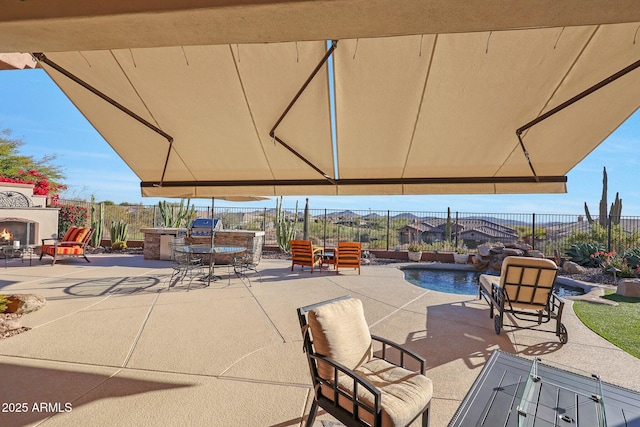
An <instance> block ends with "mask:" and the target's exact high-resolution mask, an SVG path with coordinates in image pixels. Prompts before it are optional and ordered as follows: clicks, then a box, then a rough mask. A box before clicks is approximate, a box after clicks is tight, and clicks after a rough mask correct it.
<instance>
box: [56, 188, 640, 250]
mask: <svg viewBox="0 0 640 427" xmlns="http://www.w3.org/2000/svg"><path fill="white" fill-rule="evenodd" d="M60 203H61V204H63V205H64V204H75V205H79V206H83V207H84V208H86V209H87V212H88V214H89V215H90V212H91V203H88V202H78V201H69V200H63V201H61V202H60ZM98 206H99V205H94V207H95V208H96V210H97V209H98ZM103 207H104V221H103V230H104V231H103V239H107V240H108V239H109V238H110V236H109V233H110V226H111V223H112V222H113V221H116V222H117V221H119V220H122V221H124V222H126V223H127V224H129V240H142V239H143V238H144V236H143V234H142V233H141V232H140V229H141V228H149V227H156V226H160V224H161V223H162V222H161V219H160V212H159V207H158V206H150V205H126V206H123V205H103ZM284 213H285V217H286V219H287V221H290V222H293V223H295V224H296V226H295V236H296V238H302V237H303V223H304V217H303V210H302V209H299V210H298V212H297V214H296V212H295V210H294V209H286V208H285V209H284ZM98 217H99V215H98V212H97V213H96V214H95V218H98ZM195 217H205V218H206V217H211V207H210V206H208V207H198V206H196V207H195ZM215 217H216V218H220V219H221V221H222V224H223V227H224V228H225V229H234V230H240V229H242V230H262V231H265V244H266V245H277V242H276V229H275V227H276V223H275V219H276V211H275V209H273V208H271V209H270V208H251V207H242V208H226V207H220V208H218V207H216V209H215ZM190 223H191V218H189V219H186V220H185V221H184V222H183V224H182V226H183V227H188V226H189V224H190ZM86 225H88V226H90V217H88V218H87V222H86ZM309 240H312V241H313V242H314V244H316V245H319V246H323V247H334V246H336V244H337V242H339V241H358V242H362V244H363V248H365V249H385V250H392V251H393V250H406V249H407V247H408V246H409V245H410V244H420V245H421V246H422V248H423V249H424V250H453V249H454V248H455V247H458V246H462V245H464V246H466V247H468V248H469V249H471V250H472V251H473V249H475V248H476V247H477V246H478V245H480V244H483V243H503V244H506V243H514V242H519V241H524V242H526V243H529V244H530V245H532V246H533V247H534V248H535V249H537V250H540V251H542V252H543V253H544V254H546V255H553V254H554V251H555V250H558V251H560V252H561V253H564V251H565V250H566V249H568V248H569V247H570V246H571V245H573V244H576V243H600V244H602V246H603V248H604V249H606V250H607V251H608V252H610V251H616V252H622V251H624V250H625V249H629V248H634V247H640V217H621V218H620V220H619V222H614V221H611V219H610V218H604V219H603V221H600V219H599V218H597V217H595V218H594V219H593V222H591V223H590V222H589V221H587V219H586V218H585V217H584V216H583V215H558V214H512V213H469V212H450V213H447V212H415V211H414V212H411V211H389V210H387V211H376V210H343V211H337V210H329V209H311V210H310V211H309Z"/></svg>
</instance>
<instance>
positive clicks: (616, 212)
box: [584, 167, 622, 227]
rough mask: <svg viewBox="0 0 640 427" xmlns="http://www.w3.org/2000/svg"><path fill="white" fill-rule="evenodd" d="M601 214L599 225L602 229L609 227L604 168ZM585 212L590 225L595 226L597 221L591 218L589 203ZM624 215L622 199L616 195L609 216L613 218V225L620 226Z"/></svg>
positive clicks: (605, 172)
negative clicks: (621, 217) (622, 214)
mask: <svg viewBox="0 0 640 427" xmlns="http://www.w3.org/2000/svg"><path fill="white" fill-rule="evenodd" d="M599 208H600V209H599V214H600V217H599V218H598V223H599V224H600V225H601V226H602V227H606V226H607V168H606V167H605V168H603V170H602V197H601V198H600V205H599ZM584 212H585V214H586V215H587V221H589V224H593V223H594V222H595V221H594V219H593V218H592V217H591V213H590V212H589V206H587V202H584ZM621 213H622V199H621V198H620V197H619V194H618V193H616V199H615V201H614V202H613V203H612V204H611V209H610V210H609V216H610V217H611V223H612V224H620V214H621Z"/></svg>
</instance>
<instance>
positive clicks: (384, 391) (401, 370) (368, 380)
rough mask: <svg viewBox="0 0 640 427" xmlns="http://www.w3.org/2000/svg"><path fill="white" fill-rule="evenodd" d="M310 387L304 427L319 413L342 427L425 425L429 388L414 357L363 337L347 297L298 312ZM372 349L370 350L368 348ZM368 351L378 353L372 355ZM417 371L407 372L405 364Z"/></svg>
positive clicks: (359, 311)
mask: <svg viewBox="0 0 640 427" xmlns="http://www.w3.org/2000/svg"><path fill="white" fill-rule="evenodd" d="M297 311H298V319H299V321H300V327H301V330H302V337H303V340H304V351H305V352H306V354H307V361H308V364H309V370H310V373H311V381H312V384H313V404H312V406H311V410H310V412H309V416H308V418H307V423H306V426H307V427H310V426H312V425H313V422H314V419H315V416H316V412H317V411H318V407H321V408H322V409H324V410H325V411H327V412H328V413H329V414H331V415H332V416H333V417H334V418H336V419H337V420H339V421H340V422H342V423H344V424H345V425H346V426H349V427H351V426H360V427H365V426H367V427H382V426H384V427H391V426H407V425H409V424H411V423H412V422H413V421H415V420H417V419H418V418H420V417H422V426H423V427H426V426H428V425H429V408H430V404H431V397H432V396H433V383H432V381H431V380H430V379H429V378H427V377H426V376H425V375H424V372H425V359H424V358H423V357H421V356H420V355H418V354H416V353H414V352H412V351H410V350H408V349H406V348H404V347H402V346H401V345H399V344H396V343H394V342H392V341H389V340H387V339H385V338H381V337H378V336H375V335H371V333H370V332H369V326H368V325H367V322H366V319H365V317H364V310H363V307H362V302H361V301H360V300H359V299H356V298H351V297H350V296H346V297H342V298H337V299H333V300H329V301H324V302H321V303H318V304H314V305H310V306H306V307H300V308H298V310H297ZM374 343H376V344H374ZM374 345H376V346H377V347H381V350H380V351H377V352H376V353H375V354H374V351H373V348H374ZM411 363H412V364H414V365H415V367H417V368H418V369H417V370H411V369H409V368H408V367H407V365H408V364H411Z"/></svg>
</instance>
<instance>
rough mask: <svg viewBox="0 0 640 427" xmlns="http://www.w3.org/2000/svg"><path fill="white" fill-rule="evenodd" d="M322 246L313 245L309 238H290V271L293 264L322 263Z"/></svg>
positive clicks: (310, 265)
mask: <svg viewBox="0 0 640 427" xmlns="http://www.w3.org/2000/svg"><path fill="white" fill-rule="evenodd" d="M323 252H324V251H323V249H322V248H318V247H314V246H313V244H312V243H311V241H309V240H291V271H293V266H294V265H296V264H297V265H301V266H303V267H304V266H307V267H311V272H312V273H313V267H314V266H316V265H322V253H323Z"/></svg>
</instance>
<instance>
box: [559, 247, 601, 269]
mask: <svg viewBox="0 0 640 427" xmlns="http://www.w3.org/2000/svg"><path fill="white" fill-rule="evenodd" d="M603 252H604V245H603V244H602V243H578V244H576V245H571V247H570V248H569V249H567V250H566V252H565V254H566V255H567V256H568V257H569V260H570V261H573V262H575V263H576V264H578V265H581V266H583V267H590V268H597V267H600V266H601V264H602V261H603V260H602V257H601V256H600V255H599V254H600V253H603Z"/></svg>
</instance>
